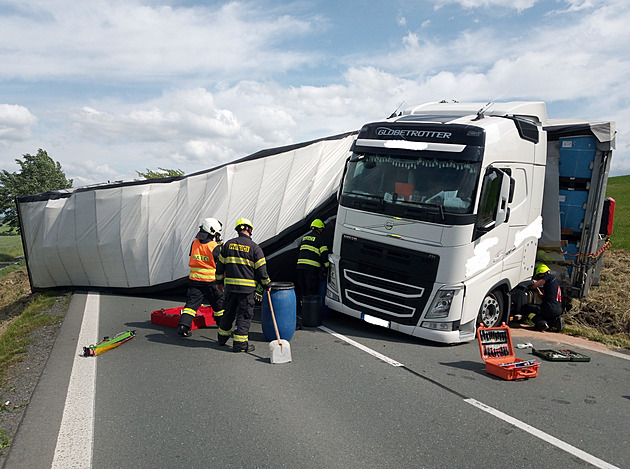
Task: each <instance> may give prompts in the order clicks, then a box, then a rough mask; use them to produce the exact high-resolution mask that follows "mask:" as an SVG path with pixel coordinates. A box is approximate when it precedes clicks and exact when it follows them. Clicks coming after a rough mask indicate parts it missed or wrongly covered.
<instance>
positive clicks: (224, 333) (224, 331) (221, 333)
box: [219, 327, 232, 337]
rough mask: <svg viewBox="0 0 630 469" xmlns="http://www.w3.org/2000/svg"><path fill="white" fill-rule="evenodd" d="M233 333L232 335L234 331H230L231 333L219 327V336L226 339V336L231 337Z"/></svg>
mask: <svg viewBox="0 0 630 469" xmlns="http://www.w3.org/2000/svg"><path fill="white" fill-rule="evenodd" d="M231 333H232V329H230V330H229V331H226V330H225V329H221V328H220V327H219V335H222V336H224V337H225V336H227V337H229V336H230V334H231Z"/></svg>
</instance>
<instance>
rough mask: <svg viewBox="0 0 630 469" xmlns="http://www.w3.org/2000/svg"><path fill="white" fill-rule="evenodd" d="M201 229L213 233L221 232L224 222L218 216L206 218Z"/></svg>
mask: <svg viewBox="0 0 630 469" xmlns="http://www.w3.org/2000/svg"><path fill="white" fill-rule="evenodd" d="M201 229H202V230H203V231H206V232H208V233H210V234H211V235H213V234H217V233H221V230H222V229H223V224H222V223H221V222H220V221H219V220H217V219H216V218H204V220H203V222H201Z"/></svg>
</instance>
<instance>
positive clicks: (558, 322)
mask: <svg viewBox="0 0 630 469" xmlns="http://www.w3.org/2000/svg"><path fill="white" fill-rule="evenodd" d="M553 328H554V329H555V331H556V332H562V331H563V329H564V318H563V317H562V316H558V319H556V322H555V323H554V325H553Z"/></svg>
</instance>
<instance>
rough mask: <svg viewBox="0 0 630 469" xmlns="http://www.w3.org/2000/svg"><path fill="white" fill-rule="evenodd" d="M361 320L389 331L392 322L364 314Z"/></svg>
mask: <svg viewBox="0 0 630 469" xmlns="http://www.w3.org/2000/svg"><path fill="white" fill-rule="evenodd" d="M361 319H363V320H364V321H365V322H367V323H370V324H374V325H375V326H381V327H387V328H388V329H389V326H390V322H389V321H386V320H385V319H381V318H377V317H374V316H370V315H369V314H362V315H361Z"/></svg>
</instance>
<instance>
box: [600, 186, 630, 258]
mask: <svg viewBox="0 0 630 469" xmlns="http://www.w3.org/2000/svg"><path fill="white" fill-rule="evenodd" d="M606 196H608V197H612V198H613V199H615V220H614V224H613V233H612V236H611V237H610V238H611V239H612V249H626V250H630V176H617V177H612V178H608V186H607V190H606Z"/></svg>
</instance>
